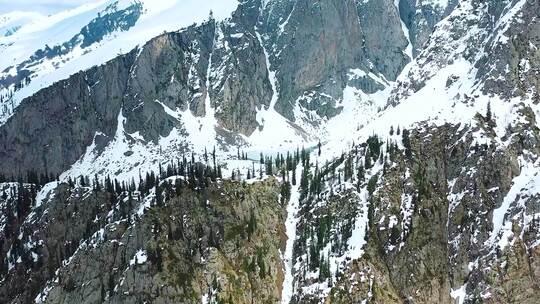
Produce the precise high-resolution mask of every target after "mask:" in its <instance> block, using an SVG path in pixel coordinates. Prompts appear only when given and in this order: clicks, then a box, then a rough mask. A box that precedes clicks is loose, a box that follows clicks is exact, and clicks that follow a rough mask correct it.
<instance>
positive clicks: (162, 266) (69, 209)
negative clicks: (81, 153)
mask: <svg viewBox="0 0 540 304" xmlns="http://www.w3.org/2000/svg"><path fill="white" fill-rule="evenodd" d="M168 183H171V184H170V185H169V184H168ZM189 185H190V184H189V183H186V182H184V181H182V180H180V179H175V178H169V179H168V180H166V181H164V182H163V187H166V188H167V190H165V192H164V197H163V201H162V202H160V201H159V200H158V201H155V200H154V198H153V197H152V196H154V195H155V193H153V194H152V193H150V194H149V195H145V194H144V193H141V192H137V191H135V192H132V191H131V190H130V191H129V193H128V192H126V193H120V194H118V193H115V192H114V191H113V192H110V191H108V190H107V191H106V190H99V189H95V188H94V189H92V188H85V187H80V185H79V186H77V187H75V188H73V187H70V186H69V185H67V184H62V185H59V186H58V187H57V188H56V190H55V191H54V192H52V193H51V194H50V195H49V196H48V197H46V198H44V200H43V201H42V202H39V203H41V204H42V205H38V206H35V208H34V209H33V212H32V213H30V214H29V215H28V216H26V215H25V214H16V216H17V217H19V218H20V220H15V221H10V222H9V223H8V224H9V225H10V226H11V228H10V231H11V232H12V233H10V234H9V235H5V234H4V235H3V243H2V256H5V257H6V262H7V264H6V265H3V271H4V272H5V271H8V269H9V271H10V273H11V275H10V276H9V277H4V279H3V281H2V286H1V288H2V292H1V293H0V294H1V300H2V302H13V303H29V302H33V301H34V299H35V301H38V302H43V303H61V302H65V303H69V302H73V301H82V302H84V303H102V302H111V303H118V302H121V303H124V302H125V303H131V302H133V301H140V300H144V301H151V302H164V303H171V302H177V301H182V302H184V303H199V302H200V301H201V297H206V298H207V299H208V300H209V301H228V302H230V303H252V302H257V303H274V302H276V301H277V300H278V299H279V298H280V296H281V294H280V290H281V280H282V278H283V273H282V271H283V270H282V267H281V260H280V255H279V250H280V248H281V247H282V245H283V237H284V225H283V222H284V212H283V208H282V207H283V206H281V205H280V203H279V199H278V193H279V185H278V184H277V182H276V180H275V179H269V180H266V181H263V182H260V183H255V184H252V185H246V184H241V183H235V182H228V181H226V182H219V183H216V184H212V185H211V186H210V187H209V188H205V189H199V190H193V188H192V187H191V186H189ZM10 188H11V189H10ZM7 191H12V192H14V193H17V191H19V188H18V187H17V185H11V187H8V188H7ZM16 197H17V195H15V196H14V197H13V198H6V199H3V200H2V202H1V204H2V206H4V208H7V209H10V208H13V207H14V205H15V204H16ZM152 200H154V201H153V202H150V201H152ZM18 231H20V233H21V234H20V235H18ZM21 282H25V283H24V284H21Z"/></svg>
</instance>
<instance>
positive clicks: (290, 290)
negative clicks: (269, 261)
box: [281, 165, 303, 304]
mask: <svg viewBox="0 0 540 304" xmlns="http://www.w3.org/2000/svg"><path fill="white" fill-rule="evenodd" d="M302 170H303V168H302V166H300V165H299V166H298V167H297V168H296V176H301V175H302ZM299 188H300V183H296V185H294V186H292V187H291V198H290V200H289V204H288V206H287V220H286V222H285V231H286V234H287V244H286V246H285V252H284V253H282V259H283V265H284V268H285V269H284V270H285V271H284V272H285V278H284V279H283V288H282V291H281V303H282V304H289V302H290V301H291V299H292V297H293V295H294V264H295V263H294V261H293V260H292V258H293V249H294V241H295V240H296V225H297V224H298V210H299V209H300V201H299V199H300V191H299Z"/></svg>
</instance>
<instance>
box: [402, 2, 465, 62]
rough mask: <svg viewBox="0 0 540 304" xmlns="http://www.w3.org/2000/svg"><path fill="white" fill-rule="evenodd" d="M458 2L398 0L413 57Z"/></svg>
mask: <svg viewBox="0 0 540 304" xmlns="http://www.w3.org/2000/svg"><path fill="white" fill-rule="evenodd" d="M458 3H459V0H448V1H447V2H445V1H440V2H437V1H426V0H399V13H400V16H401V20H403V22H404V23H405V25H406V26H407V29H408V30H409V39H410V41H411V44H412V49H413V56H414V57H416V55H418V53H419V52H420V51H421V50H422V49H423V46H424V44H425V43H426V41H427V40H428V39H429V37H430V36H431V33H432V32H433V29H434V27H435V25H436V24H437V23H438V22H439V21H441V20H442V19H443V18H445V17H446V16H448V15H450V13H451V12H452V11H453V10H454V8H455V7H456V6H457V5H458ZM441 4H442V5H445V6H441Z"/></svg>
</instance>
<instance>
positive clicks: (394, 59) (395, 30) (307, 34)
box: [261, 0, 408, 120]
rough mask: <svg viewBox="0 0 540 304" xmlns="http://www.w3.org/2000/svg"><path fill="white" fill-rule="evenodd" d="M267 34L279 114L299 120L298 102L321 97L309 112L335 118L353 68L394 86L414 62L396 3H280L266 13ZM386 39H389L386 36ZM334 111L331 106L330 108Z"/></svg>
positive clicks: (270, 6)
mask: <svg viewBox="0 0 540 304" xmlns="http://www.w3.org/2000/svg"><path fill="white" fill-rule="evenodd" d="M262 17H263V18H262V20H261V28H262V30H263V31H264V32H266V37H267V39H266V41H265V45H266V47H267V49H268V50H271V52H270V56H271V63H272V69H274V70H276V71H277V78H278V80H279V94H280V95H279V100H278V103H277V106H276V108H277V110H278V112H279V113H281V114H282V115H284V116H285V117H287V118H289V119H291V120H293V119H294V117H293V114H292V110H293V108H294V106H295V102H294V101H295V100H297V99H298V98H299V97H301V96H302V95H303V94H304V93H306V92H319V93H322V92H324V93H327V94H330V95H331V96H332V97H333V98H334V100H325V99H327V98H326V97H324V96H317V97H316V98H315V100H314V101H313V105H308V104H304V107H306V108H307V109H308V110H314V111H319V112H318V114H319V115H320V116H321V117H332V116H334V115H335V114H336V113H339V111H335V109H334V110H332V108H335V105H333V103H334V101H335V100H339V99H340V98H341V94H342V92H343V88H344V87H345V85H346V84H347V77H346V73H347V72H348V71H349V70H350V69H351V68H362V69H363V70H365V71H373V72H374V73H381V74H382V75H384V76H385V77H386V78H387V79H389V80H393V79H395V78H396V77H397V74H398V73H399V72H400V71H401V69H402V68H403V67H404V65H405V64H406V63H407V62H408V58H407V57H406V55H405V54H404V53H403V51H404V50H405V48H406V46H407V42H406V39H405V36H404V34H403V31H402V29H401V24H400V21H399V15H398V14H397V9H396V7H395V6H394V5H393V3H392V2H391V1H370V2H368V3H367V4H365V3H362V2H356V1H349V0H347V1H322V2H321V1H307V0H300V1H275V2H270V3H269V4H268V6H267V9H266V11H265V12H263V16H262ZM382 33H384V34H382ZM325 105H328V106H325Z"/></svg>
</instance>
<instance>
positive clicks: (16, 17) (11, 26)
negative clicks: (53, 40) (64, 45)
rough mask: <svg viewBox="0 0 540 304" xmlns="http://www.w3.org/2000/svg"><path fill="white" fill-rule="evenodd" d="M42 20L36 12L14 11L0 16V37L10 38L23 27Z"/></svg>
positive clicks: (40, 15)
mask: <svg viewBox="0 0 540 304" xmlns="http://www.w3.org/2000/svg"><path fill="white" fill-rule="evenodd" d="M43 18H45V16H43V15H42V14H40V13H37V12H20V11H15V12H10V13H7V14H3V15H0V37H7V36H11V35H13V34H15V33H16V32H17V31H18V30H19V29H21V28H22V27H23V26H25V25H27V24H31V23H33V22H36V21H38V20H41V19H43Z"/></svg>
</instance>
